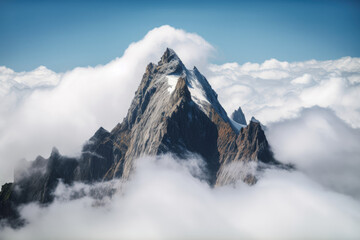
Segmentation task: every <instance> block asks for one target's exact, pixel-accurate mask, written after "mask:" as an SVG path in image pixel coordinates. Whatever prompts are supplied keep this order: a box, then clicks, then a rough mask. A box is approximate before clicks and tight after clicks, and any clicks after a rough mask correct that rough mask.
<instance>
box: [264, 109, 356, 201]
mask: <svg viewBox="0 0 360 240" xmlns="http://www.w3.org/2000/svg"><path fill="white" fill-rule="evenodd" d="M268 129H269V130H268V132H267V136H268V140H269V142H270V144H271V145H272V147H273V150H274V152H275V157H276V158H277V159H278V160H280V161H283V162H286V163H289V162H291V163H294V164H295V165H296V167H297V168H298V169H299V170H301V171H303V172H305V173H306V174H308V175H309V176H310V177H311V178H313V179H314V180H316V181H317V182H319V183H321V184H323V185H324V186H327V187H329V188H330V189H332V190H335V191H338V192H341V193H345V194H349V195H351V196H354V197H356V198H357V199H358V200H360V175H359V172H360V159H359V156H360V148H359V146H360V129H354V128H351V127H350V126H348V125H347V124H346V123H345V122H343V121H342V120H341V119H339V118H338V117H337V116H336V115H335V114H334V112H333V111H331V110H329V109H323V108H319V107H314V108H310V109H305V110H303V111H302V112H301V114H300V117H299V118H296V119H291V120H286V121H283V122H278V123H275V124H272V125H270V126H269V127H268Z"/></svg>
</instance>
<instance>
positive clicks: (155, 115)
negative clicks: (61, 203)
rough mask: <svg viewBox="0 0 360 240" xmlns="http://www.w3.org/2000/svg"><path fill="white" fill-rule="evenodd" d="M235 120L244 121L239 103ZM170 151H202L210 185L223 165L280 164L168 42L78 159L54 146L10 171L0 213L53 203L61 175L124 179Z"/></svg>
mask: <svg viewBox="0 0 360 240" xmlns="http://www.w3.org/2000/svg"><path fill="white" fill-rule="evenodd" d="M234 120H235V121H238V122H239V123H241V124H244V125H246V121H245V117H244V115H243V113H242V111H241V108H239V110H237V111H235V113H234ZM244 121H245V122H244ZM169 152H170V153H173V154H175V155H176V156H178V157H179V158H185V157H186V156H188V154H189V153H191V154H196V155H199V156H201V157H202V158H203V159H204V161H205V163H206V165H207V170H208V182H209V184H210V185H215V184H216V185H223V184H226V183H227V179H228V178H227V177H226V176H227V175H226V174H225V175H226V176H225V177H224V174H223V172H222V170H223V169H225V168H226V166H228V165H229V164H231V163H233V162H244V163H247V162H262V163H266V164H272V165H279V163H278V162H277V161H276V160H275V159H274V158H273V154H272V152H271V150H270V147H269V144H268V142H267V140H266V137H265V134H264V131H263V130H262V127H261V125H260V123H258V122H256V121H252V122H250V123H249V125H247V126H246V127H243V128H242V129H241V130H240V131H239V130H238V129H237V128H236V127H235V126H233V124H232V122H231V121H230V119H229V118H228V116H227V114H226V112H225V110H224V109H223V108H222V106H221V104H220V103H219V102H218V99H217V94H216V93H215V91H214V90H213V89H212V88H211V86H210V84H209V83H208V81H207V80H206V78H205V77H204V76H203V75H201V73H200V72H199V71H198V69H196V68H194V69H193V70H188V69H186V68H185V66H184V64H183V63H182V62H181V60H180V59H179V57H178V56H177V55H176V53H175V52H174V51H173V50H171V49H167V50H166V51H165V53H164V55H163V56H162V57H161V60H160V61H159V62H158V64H153V63H150V64H149V65H148V66H147V67H146V71H145V74H144V75H143V78H142V80H141V83H140V86H139V88H138V89H137V91H136V92H135V97H134V99H133V101H132V103H131V106H130V108H129V111H128V113H127V116H126V117H125V118H124V120H123V122H122V123H119V124H118V125H117V126H115V128H114V129H113V130H112V131H111V132H108V131H106V130H105V129H103V128H100V129H99V130H98V131H96V133H95V134H94V136H93V137H91V138H90V139H89V141H88V142H86V143H85V144H84V146H83V149H82V154H81V156H80V157H79V158H77V159H76V158H70V157H66V156H62V155H60V153H59V152H58V151H57V149H55V148H54V149H53V151H52V153H51V155H50V157H49V158H48V159H45V158H43V157H38V158H37V159H36V160H35V161H33V162H30V163H29V162H25V163H24V164H22V165H23V167H22V168H19V169H17V170H16V171H15V179H14V183H12V184H5V185H4V186H3V187H2V190H1V193H0V219H2V218H7V219H18V215H17V212H16V206H19V205H21V204H25V203H28V202H33V201H36V202H38V203H41V204H48V203H50V202H51V201H53V198H54V197H53V191H54V190H55V188H56V186H57V185H58V183H59V181H62V182H63V183H65V184H72V183H73V182H74V181H82V182H88V183H91V182H96V181H106V180H110V179H112V178H123V179H127V178H129V176H130V174H131V172H132V170H133V166H134V160H136V159H137V158H139V157H141V156H143V155H159V154H164V153H169ZM242 180H244V181H245V182H248V183H250V184H252V183H254V182H255V181H256V177H255V176H254V175H253V174H247V175H246V176H245V177H243V178H242ZM17 224H18V223H17ZM13 225H14V224H13ZM15 225H16V224H15Z"/></svg>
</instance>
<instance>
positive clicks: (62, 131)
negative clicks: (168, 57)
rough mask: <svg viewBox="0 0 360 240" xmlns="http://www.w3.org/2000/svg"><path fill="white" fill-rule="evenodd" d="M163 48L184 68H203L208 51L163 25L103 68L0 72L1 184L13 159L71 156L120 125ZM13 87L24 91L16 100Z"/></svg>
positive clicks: (198, 39) (209, 48)
mask: <svg viewBox="0 0 360 240" xmlns="http://www.w3.org/2000/svg"><path fill="white" fill-rule="evenodd" d="M166 47H170V48H173V49H174V50H175V51H176V52H177V53H178V55H179V56H180V58H181V59H182V60H183V62H184V64H186V65H187V66H192V65H197V66H200V67H201V66H205V65H206V60H207V59H208V58H209V56H210V55H211V54H212V52H213V47H212V46H211V45H210V44H208V43H207V42H206V41H205V40H204V39H202V38H201V37H200V36H198V35H196V34H192V33H187V32H185V31H183V30H179V29H174V28H172V27H170V26H162V27H159V28H155V29H153V30H151V31H150V32H148V33H147V34H146V36H145V37H144V38H143V39H142V40H140V41H138V42H135V43H132V44H131V45H130V46H129V47H128V48H127V50H126V51H125V53H124V55H123V56H122V57H121V58H117V59H115V60H113V61H111V62H109V63H108V64H106V65H103V66H102V65H99V66H96V67H87V68H75V69H73V70H71V71H68V72H66V73H64V74H56V73H54V72H52V71H50V70H48V69H46V68H45V67H39V68H37V69H36V70H34V71H32V72H22V73H15V72H14V71H12V70H11V69H9V68H6V67H1V68H0V80H1V82H0V83H1V85H0V89H1V90H0V91H2V94H3V95H2V101H1V103H0V113H1V116H2V117H1V120H0V183H3V182H4V181H9V180H11V179H12V175H13V174H12V172H13V170H12V169H13V166H14V162H15V161H16V160H18V159H21V158H27V159H29V160H32V159H34V158H35V157H36V156H37V155H38V154H41V155H44V156H47V155H48V154H49V152H50V151H51V149H52V147H53V146H57V147H58V148H59V150H60V152H62V153H64V154H76V153H78V152H79V151H80V150H81V145H82V144H83V143H84V142H85V140H86V139H88V138H89V137H90V136H91V135H92V134H93V133H94V132H95V131H96V130H97V128H99V127H100V126H103V127H105V128H107V129H109V130H111V129H112V128H113V127H114V126H115V125H116V124H117V123H118V122H121V121H122V119H123V118H124V117H125V115H126V112H127V109H128V107H129V105H130V101H131V99H132V98H133V96H134V92H135V90H136V89H137V87H138V85H139V83H140V80H141V77H142V74H143V73H144V72H145V67H146V65H147V64H148V63H149V62H156V63H157V62H158V61H159V59H160V57H161V55H162V53H163V52H164V51H165V49H166ZM19 85H21V87H18V86H19ZM43 86H47V87H49V86H54V87H52V88H46V89H44V88H43ZM14 88H28V92H27V94H22V95H21V99H22V100H21V101H18V100H17V99H19V96H20V94H18V93H17V92H15V93H14V91H13V89H14ZM14 94H15V96H14Z"/></svg>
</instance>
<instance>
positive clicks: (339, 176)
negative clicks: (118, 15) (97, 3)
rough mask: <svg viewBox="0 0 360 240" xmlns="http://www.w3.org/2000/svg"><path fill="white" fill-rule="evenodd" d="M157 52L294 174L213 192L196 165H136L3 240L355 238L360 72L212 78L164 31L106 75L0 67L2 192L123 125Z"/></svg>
mask: <svg viewBox="0 0 360 240" xmlns="http://www.w3.org/2000/svg"><path fill="white" fill-rule="evenodd" d="M166 47H170V48H173V49H174V50H175V51H176V52H177V53H178V55H179V57H180V58H181V59H182V60H183V62H184V64H185V65H186V67H188V68H192V67H193V65H196V66H197V67H198V69H199V70H200V71H201V72H202V73H203V74H204V75H205V76H206V77H207V78H208V80H209V82H210V84H211V85H212V87H213V88H214V90H215V91H216V92H217V93H218V94H219V100H220V102H221V103H222V104H223V106H224V108H225V109H226V111H227V112H228V113H229V115H230V113H231V112H232V111H233V110H234V109H237V108H238V107H239V106H241V107H242V109H243V111H244V113H245V115H246V117H247V119H250V118H251V116H255V117H256V118H257V119H259V120H260V121H261V122H262V123H263V124H265V125H266V136H267V138H268V141H269V143H270V146H271V147H272V150H273V152H274V154H275V158H276V159H277V160H279V161H281V162H284V163H292V164H294V165H295V166H296V170H294V171H284V170H276V169H268V170H266V171H264V172H261V174H259V176H258V177H259V181H258V182H257V183H256V184H255V185H254V186H248V185H246V184H244V183H242V182H241V181H237V182H235V184H231V185H228V186H223V187H215V188H211V187H210V186H208V184H207V183H206V182H205V181H204V180H201V179H206V174H205V173H203V169H204V166H203V165H204V162H203V161H202V160H201V159H199V158H198V157H196V156H192V157H190V158H189V159H186V160H184V159H183V160H179V159H175V158H174V157H172V156H171V155H164V156H160V157H144V158H142V159H138V160H137V161H136V164H137V166H136V170H135V172H134V174H133V175H132V176H131V179H130V181H128V182H121V181H120V180H113V181H111V182H104V183H97V184H94V185H86V184H83V183H75V184H74V185H73V186H66V185H64V184H60V185H59V186H58V188H57V189H56V191H55V193H54V194H55V196H56V198H55V201H54V203H52V204H51V205H50V206H48V207H40V206H38V205H37V204H34V203H32V204H28V205H26V206H22V207H21V216H22V217H23V218H24V219H26V220H27V225H26V226H25V227H24V228H21V229H18V230H13V229H10V228H5V229H2V230H1V232H0V239H121V238H125V239H129V238H130V239H131V238H132V239H144V238H146V239H169V238H170V239H186V238H191V239H194V238H198V239H199V238H200V239H239V238H245V239H289V238H291V239H304V238H307V239H308V238H311V239H319V238H325V239H339V238H340V239H359V238H360V230H359V226H360V177H359V174H358V173H359V171H360V157H359V156H360V150H359V149H360V130H359V127H360V110H359V109H360V105H359V104H360V102H359V101H358V96H360V59H359V58H351V57H344V58H341V59H335V60H328V61H316V60H309V61H305V62H295V63H289V62H281V61H278V60H276V59H270V60H268V61H265V62H264V63H245V64H242V65H240V64H238V63H225V64H222V65H215V64H211V57H212V56H214V54H216V51H215V49H214V47H212V46H211V45H210V44H209V43H208V42H206V40H204V39H203V38H202V37H200V36H199V35H197V34H194V33H188V32H186V31H184V30H181V29H175V28H173V27H170V26H161V27H159V28H155V29H153V30H151V31H150V32H149V33H147V34H146V36H145V37H144V38H143V39H141V40H139V41H138V42H134V43H132V44H130V45H129V47H128V49H127V50H126V51H125V52H124V54H123V56H121V57H119V58H117V59H114V60H113V61H111V62H109V63H107V64H105V65H99V66H95V67H87V68H75V69H72V70H69V71H68V72H65V73H55V72H53V71H51V70H50V69H47V68H46V67H45V66H41V67H39V68H37V69H35V70H34V71H31V72H14V71H13V70H11V69H9V68H7V67H6V66H3V67H0V114H1V117H0V183H1V184H3V183H4V182H7V181H12V178H13V168H14V165H15V163H16V161H18V160H19V159H21V158H26V159H27V160H32V159H34V158H35V157H36V156H37V155H39V154H41V155H43V156H44V157H47V156H49V154H50V151H51V149H52V147H53V146H56V147H57V148H58V149H59V150H60V152H61V153H63V154H66V155H72V156H73V155H77V154H79V152H80V150H81V146H82V144H83V143H84V142H85V141H86V140H87V139H88V138H89V137H91V135H92V134H93V133H94V132H95V131H96V129H98V128H99V127H100V126H103V127H105V128H106V129H108V130H111V129H112V127H114V126H115V125H116V123H118V122H121V121H122V119H123V117H124V116H125V114H126V112H127V109H128V107H129V105H130V101H131V99H132V97H133V96H134V92H135V90H136V88H137V86H138V84H139V83H140V80H141V77H142V74H143V73H144V71H145V67H146V65H147V64H148V63H149V62H150V61H152V62H155V63H156V62H157V61H158V60H159V59H160V57H161V55H162V53H163V52H164V51H165V49H166ZM248 167H249V169H250V170H251V171H254V166H248ZM255 167H256V166H255ZM242 171H243V165H242V164H234V165H232V166H229V171H228V172H229V173H241V172H242ZM232 180H234V181H236V180H237V178H236V177H235V178H232ZM232 183H234V182H232Z"/></svg>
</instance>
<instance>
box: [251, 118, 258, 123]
mask: <svg viewBox="0 0 360 240" xmlns="http://www.w3.org/2000/svg"><path fill="white" fill-rule="evenodd" d="M252 122H253V123H260V121H259V120H257V119H256V118H255V117H254V116H252V117H251V119H250V123H252Z"/></svg>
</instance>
